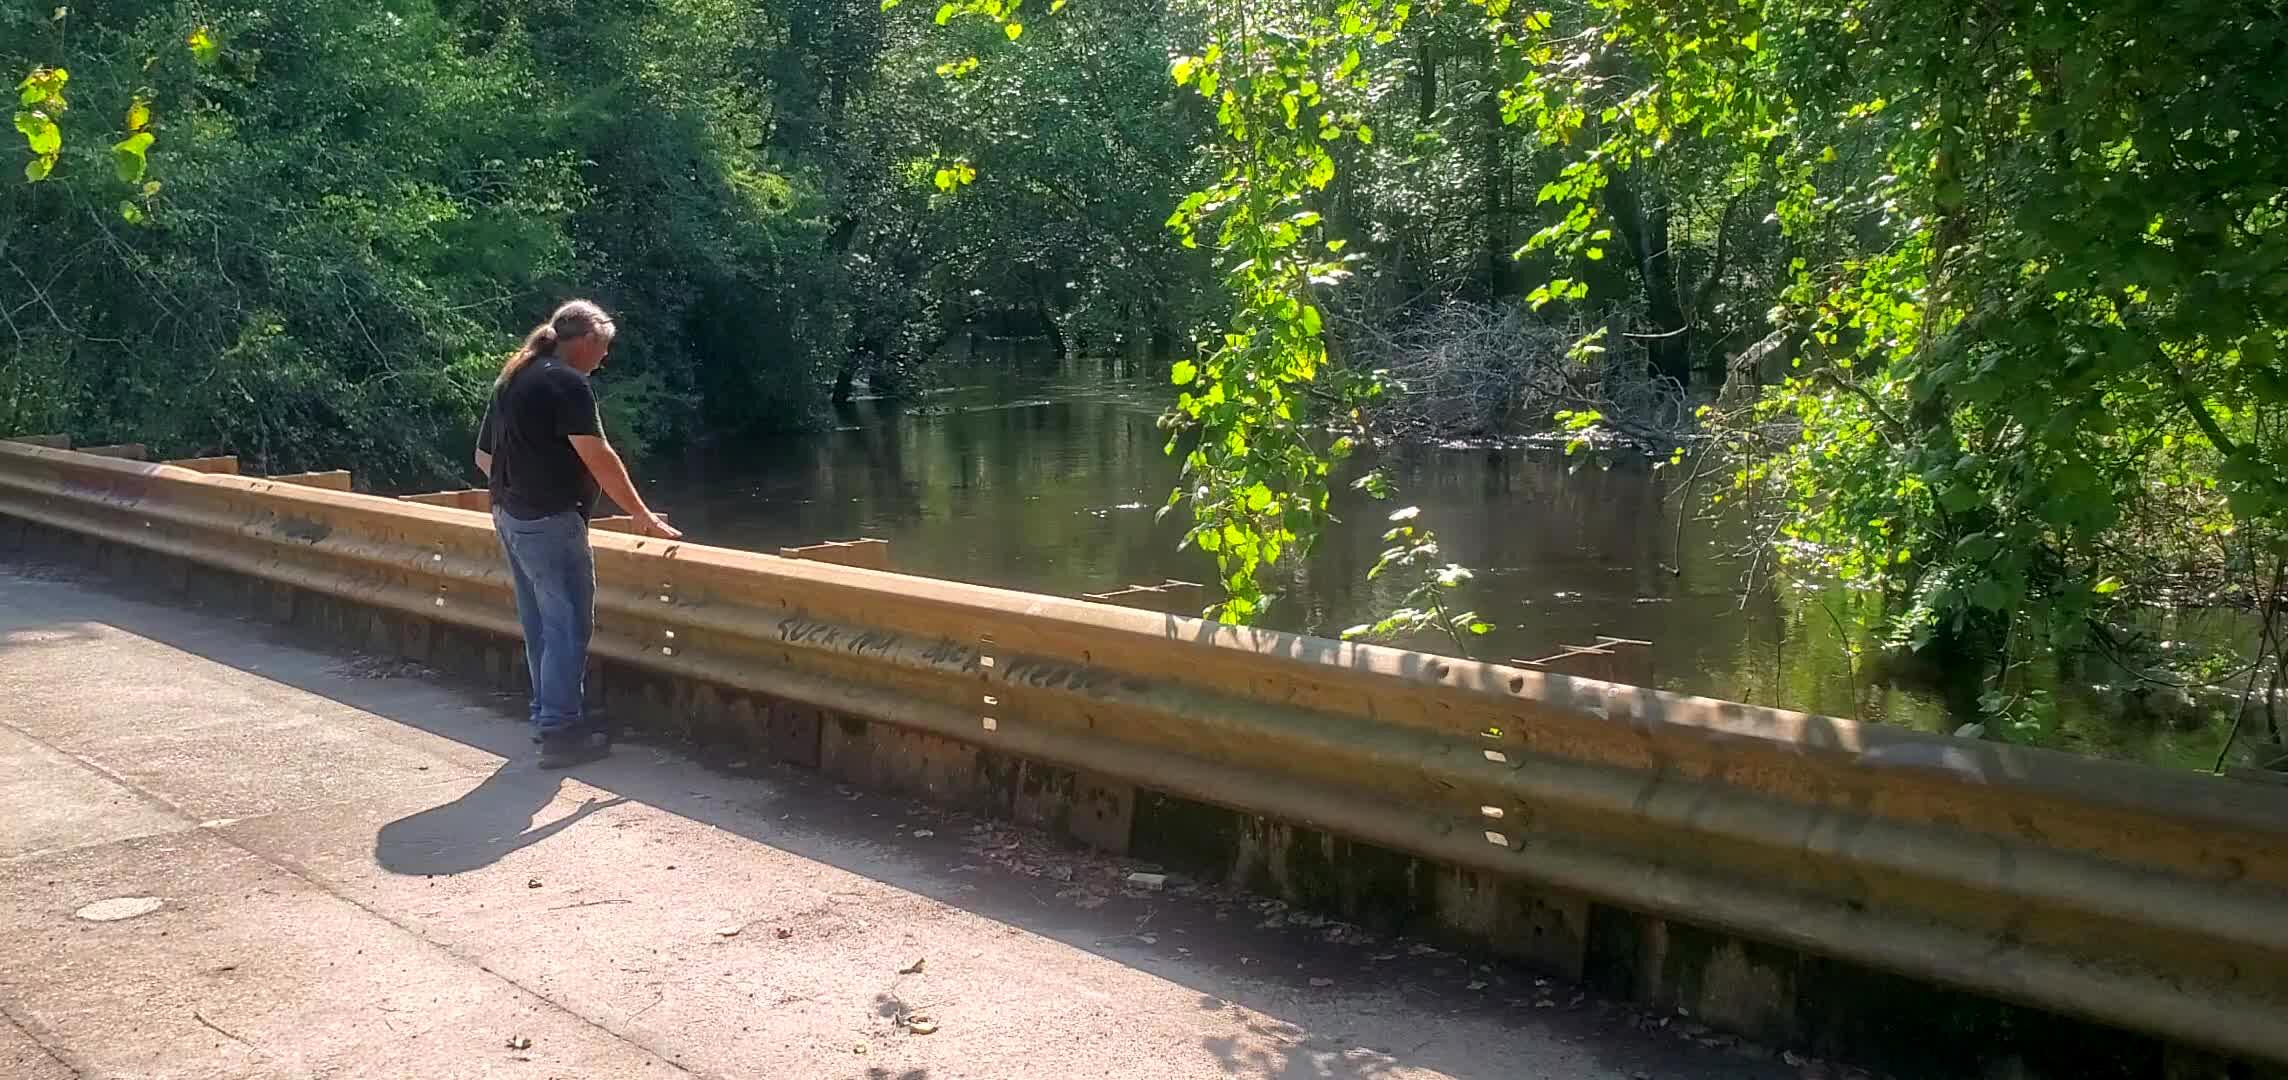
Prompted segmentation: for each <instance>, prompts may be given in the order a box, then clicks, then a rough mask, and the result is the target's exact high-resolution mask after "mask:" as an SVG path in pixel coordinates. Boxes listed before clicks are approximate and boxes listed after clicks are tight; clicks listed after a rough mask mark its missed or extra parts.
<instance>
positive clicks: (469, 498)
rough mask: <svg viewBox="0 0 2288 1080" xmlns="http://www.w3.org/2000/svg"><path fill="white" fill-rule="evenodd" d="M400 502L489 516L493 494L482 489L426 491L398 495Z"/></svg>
mask: <svg viewBox="0 0 2288 1080" xmlns="http://www.w3.org/2000/svg"><path fill="white" fill-rule="evenodd" d="M397 498H398V499H399V500H400V501H402V502H409V503H420V504H421V505H423V506H442V507H446V508H448V509H452V510H474V511H476V512H477V513H480V514H489V513H491V512H492V509H493V493H492V492H490V491H487V490H485V489H483V488H465V489H462V490H460V491H426V492H422V493H421V494H418V495H400V496H398V497H397Z"/></svg>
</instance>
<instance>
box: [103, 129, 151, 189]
mask: <svg viewBox="0 0 2288 1080" xmlns="http://www.w3.org/2000/svg"><path fill="white" fill-rule="evenodd" d="M150 149H151V133H150V132H148V131H138V132H136V133H135V134H133V135H129V136H128V137H126V138H124V139H121V140H119V141H118V142H116V143H113V144H112V146H111V163H112V165H113V167H115V168H116V169H118V171H119V181H120V182H121V183H123V184H135V183H141V182H142V180H143V172H144V170H146V169H148V168H149V167H150V164H151V162H150V159H149V158H148V157H146V156H145V152H146V151H148V150H150Z"/></svg>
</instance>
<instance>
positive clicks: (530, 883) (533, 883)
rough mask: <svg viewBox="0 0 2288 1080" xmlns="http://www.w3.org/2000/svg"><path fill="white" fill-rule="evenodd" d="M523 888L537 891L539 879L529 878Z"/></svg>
mask: <svg viewBox="0 0 2288 1080" xmlns="http://www.w3.org/2000/svg"><path fill="white" fill-rule="evenodd" d="M524 887H525V888H527V889H537V888H539V887H540V879H539V878H531V879H529V880H527V881H526V882H525V883H524Z"/></svg>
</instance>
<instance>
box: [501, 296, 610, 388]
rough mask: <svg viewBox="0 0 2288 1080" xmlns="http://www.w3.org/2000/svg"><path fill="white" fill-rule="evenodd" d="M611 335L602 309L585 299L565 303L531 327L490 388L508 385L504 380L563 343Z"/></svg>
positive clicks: (606, 316)
mask: <svg viewBox="0 0 2288 1080" xmlns="http://www.w3.org/2000/svg"><path fill="white" fill-rule="evenodd" d="M611 332H612V317H611V316H609V315H606V314H604V309H603V308H600V307H597V306H596V305H595V304H592V303H590V302H588V301H586V300H572V301H569V302H567V303H565V305H564V306H563V307H560V308H557V309H556V311H555V313H554V314H551V315H550V316H549V317H548V321H547V322H544V323H541V324H540V325H539V326H535V327H533V328H532V332H531V333H529V334H526V335H524V344H523V345H520V346H518V347H517V350H516V353H515V354H514V355H512V356H510V357H509V358H508V362H507V363H505V364H502V365H501V369H500V377H499V378H497V379H494V380H493V386H494V387H495V388H498V387H502V386H506V385H508V381H509V380H510V379H511V378H514V377H515V376H516V373H517V372H519V371H522V370H524V366H525V365H526V364H529V363H531V362H533V361H534V360H536V359H538V358H540V357H543V356H547V355H548V354H550V353H553V352H555V351H556V347H557V346H558V345H560V344H562V343H564V342H565V341H567V340H570V339H572V338H578V337H586V336H588V335H589V334H594V333H603V334H610V333H611Z"/></svg>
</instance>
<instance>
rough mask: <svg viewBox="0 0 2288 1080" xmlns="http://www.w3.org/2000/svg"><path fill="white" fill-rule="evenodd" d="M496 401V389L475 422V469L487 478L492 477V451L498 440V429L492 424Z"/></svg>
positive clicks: (495, 447) (497, 396) (497, 398)
mask: <svg viewBox="0 0 2288 1080" xmlns="http://www.w3.org/2000/svg"><path fill="white" fill-rule="evenodd" d="M498 403H499V393H498V392H497V391H496V392H495V393H494V400H492V401H487V402H485V418H484V419H483V420H480V421H478V422H477V471H478V472H481V473H483V474H485V479H487V480H490V479H492V478H493V451H494V450H495V449H497V448H498V444H499V442H500V429H498V428H496V427H494V426H493V406H494V405H496V404H498Z"/></svg>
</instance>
